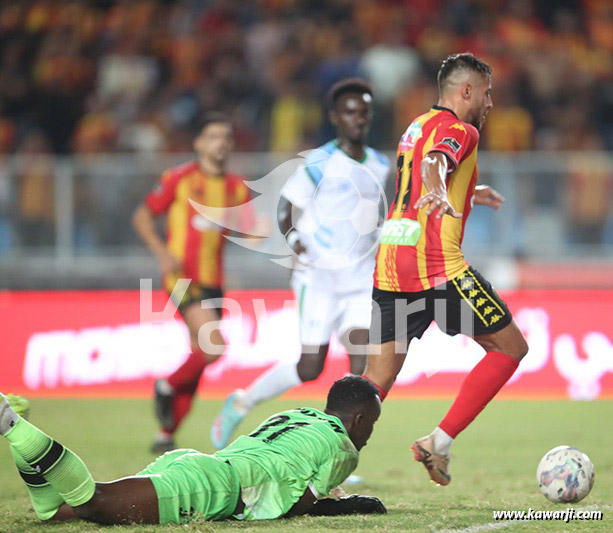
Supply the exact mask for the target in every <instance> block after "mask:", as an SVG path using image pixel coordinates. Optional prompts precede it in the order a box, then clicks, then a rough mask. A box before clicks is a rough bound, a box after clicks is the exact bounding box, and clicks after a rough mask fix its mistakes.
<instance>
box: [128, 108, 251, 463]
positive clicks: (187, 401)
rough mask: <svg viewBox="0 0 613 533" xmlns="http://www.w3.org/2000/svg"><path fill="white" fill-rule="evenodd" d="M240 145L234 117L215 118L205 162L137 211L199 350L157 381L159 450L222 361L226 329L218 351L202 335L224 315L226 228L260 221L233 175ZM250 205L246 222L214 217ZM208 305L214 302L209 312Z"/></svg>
mask: <svg viewBox="0 0 613 533" xmlns="http://www.w3.org/2000/svg"><path fill="white" fill-rule="evenodd" d="M232 148H233V135H232V126H231V124H230V122H229V121H228V119H227V118H226V117H225V116H223V115H220V114H211V115H209V116H207V117H206V118H205V120H204V124H203V127H202V129H201V131H200V134H199V135H198V137H197V138H196V139H195V140H194V149H195V151H196V153H197V155H198V157H197V159H196V160H195V161H192V162H189V163H186V164H184V165H180V166H178V167H175V168H172V169H170V170H167V171H166V172H164V174H163V175H162V178H161V180H160V183H159V184H158V186H157V187H156V188H155V189H154V190H153V191H151V192H150V193H149V194H148V195H147V197H146V198H145V201H144V203H143V204H141V205H140V206H139V207H138V208H137V209H136V211H135V213H134V219H133V223H134V227H135V229H136V231H137V233H138V234H139V236H140V237H141V239H142V240H143V242H144V243H145V244H146V245H147V247H148V248H149V249H150V250H151V251H152V252H153V253H154V254H155V256H156V258H157V260H158V264H159V267H160V271H161V273H162V278H163V285H164V288H165V289H166V291H167V292H168V294H171V295H172V296H173V298H175V299H174V300H173V303H174V304H175V305H176V306H177V308H178V309H179V311H180V312H181V314H182V316H183V319H184V320H185V324H186V325H187V327H188V329H189V333H190V342H191V347H192V353H191V354H190V356H189V357H188V358H187V360H186V361H185V362H184V363H183V364H182V365H181V366H180V367H179V368H178V369H177V370H176V371H175V372H174V373H173V374H172V375H170V376H169V377H168V378H167V379H159V380H157V381H156V384H155V402H156V414H157V417H158V420H159V422H160V426H161V429H160V432H159V433H158V435H157V436H156V439H155V441H154V445H153V449H154V451H156V452H160V451H166V450H168V449H172V448H174V445H175V443H174V433H175V431H176V430H177V428H178V426H179V424H180V423H181V421H182V419H183V418H184V417H185V415H187V413H188V412H189V409H190V406H191V403H192V400H193V397H194V395H195V393H196V389H197V387H198V382H199V380H200V376H201V375H202V372H203V371H204V368H205V366H206V365H207V364H209V363H212V362H213V361H215V360H216V359H217V358H219V357H220V355H221V354H222V353H223V349H224V347H225V343H224V339H223V337H222V335H221V333H220V332H219V330H218V329H215V330H214V331H213V332H212V333H211V338H210V346H201V343H199V339H198V332H199V330H200V328H201V327H202V326H203V325H204V324H207V323H210V322H212V321H217V320H219V318H220V317H221V299H222V298H223V290H222V287H223V248H224V241H225V239H224V234H225V233H226V230H225V229H224V228H226V227H238V228H239V229H240V231H245V232H246V231H248V230H249V229H250V228H251V226H253V224H254V216H253V211H252V210H251V209H250V208H249V205H246V204H247V202H248V200H249V189H248V187H247V185H246V184H245V182H244V179H243V178H242V177H240V176H236V175H233V174H229V173H227V172H226V162H227V159H228V156H229V154H230V152H231V150H232ZM242 204H245V207H244V208H243V209H241V210H240V213H241V215H240V217H241V220H239V221H227V220H224V219H223V218H219V220H216V213H219V212H220V211H219V210H218V209H211V210H210V212H207V208H225V207H228V208H229V207H234V206H237V205H242ZM226 212H235V210H229V211H226ZM162 213H166V214H167V221H166V242H164V241H163V240H162V238H161V237H160V236H159V235H158V233H157V231H156V228H155V224H154V217H156V216H158V215H160V214H162ZM204 215H206V216H204ZM215 222H217V224H216V223H215ZM179 279H188V280H190V283H189V286H188V288H187V291H185V292H184V293H182V294H181V295H180V296H179V297H176V296H175V295H174V294H173V289H174V288H175V284H176V283H177V281H178V280H179ZM203 300H210V302H209V303H210V304H212V305H210V306H208V307H207V308H206V309H203V308H202V306H201V301H203Z"/></svg>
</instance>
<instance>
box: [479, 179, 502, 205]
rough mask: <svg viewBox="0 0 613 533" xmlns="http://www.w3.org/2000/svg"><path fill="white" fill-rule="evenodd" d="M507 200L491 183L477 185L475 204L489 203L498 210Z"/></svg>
mask: <svg viewBox="0 0 613 533" xmlns="http://www.w3.org/2000/svg"><path fill="white" fill-rule="evenodd" d="M505 201H506V200H505V198H504V196H502V194H500V193H499V192H498V191H497V190H496V189H494V188H493V187H490V186H489V185H477V186H476V187H475V204H477V205H489V206H490V207H493V208H494V209H496V210H497V209H498V208H499V207H500V206H501V205H502V204H503V203H504V202H505Z"/></svg>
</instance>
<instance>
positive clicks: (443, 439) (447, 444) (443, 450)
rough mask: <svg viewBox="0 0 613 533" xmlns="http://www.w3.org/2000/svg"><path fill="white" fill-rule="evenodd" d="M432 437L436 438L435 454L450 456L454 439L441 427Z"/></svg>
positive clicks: (435, 430) (436, 429)
mask: <svg viewBox="0 0 613 533" xmlns="http://www.w3.org/2000/svg"><path fill="white" fill-rule="evenodd" d="M432 437H433V438H434V453H436V454H437V455H444V456H447V455H449V453H450V451H451V445H452V444H453V438H452V437H450V436H449V434H447V433H445V432H444V431H443V430H442V429H441V428H439V427H437V428H435V429H434V431H433V432H432Z"/></svg>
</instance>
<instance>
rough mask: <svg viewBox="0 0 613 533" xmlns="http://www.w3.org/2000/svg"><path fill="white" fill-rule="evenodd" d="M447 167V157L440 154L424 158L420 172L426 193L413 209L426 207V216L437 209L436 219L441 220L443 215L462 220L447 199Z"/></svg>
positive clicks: (430, 154) (428, 155) (431, 153)
mask: <svg viewBox="0 0 613 533" xmlns="http://www.w3.org/2000/svg"><path fill="white" fill-rule="evenodd" d="M448 166H449V162H448V160H447V156H445V155H444V154H443V153H441V152H430V153H428V154H426V155H425V156H424V158H423V159H422V161H421V166H420V172H421V177H422V181H423V183H424V185H425V186H426V189H427V190H428V192H427V193H426V194H424V195H423V196H422V197H421V198H419V200H417V202H415V209H422V208H424V207H427V208H428V209H427V211H426V215H428V216H430V215H431V214H432V213H434V211H436V210H437V209H438V213H437V214H436V218H442V216H443V215H449V216H452V217H453V218H462V213H458V212H457V211H456V210H455V209H454V208H453V206H452V205H451V204H450V203H449V200H448V198H447V186H446V185H445V180H446V178H447V170H448Z"/></svg>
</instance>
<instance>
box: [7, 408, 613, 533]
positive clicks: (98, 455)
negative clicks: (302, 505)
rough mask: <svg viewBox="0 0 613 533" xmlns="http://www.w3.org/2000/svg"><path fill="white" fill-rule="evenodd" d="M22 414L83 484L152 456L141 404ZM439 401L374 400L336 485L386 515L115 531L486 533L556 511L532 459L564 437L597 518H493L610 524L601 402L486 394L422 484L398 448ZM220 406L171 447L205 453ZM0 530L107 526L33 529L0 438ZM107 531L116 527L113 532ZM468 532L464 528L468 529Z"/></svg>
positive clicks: (611, 467) (438, 411)
mask: <svg viewBox="0 0 613 533" xmlns="http://www.w3.org/2000/svg"><path fill="white" fill-rule="evenodd" d="M31 403H32V414H31V418H30V420H31V421H32V422H33V423H34V424H36V425H38V426H39V427H40V428H41V429H43V430H45V431H46V432H47V433H49V434H50V435H52V436H53V437H54V438H55V439H56V440H58V441H59V442H61V443H62V444H65V445H66V446H68V447H70V448H71V449H72V450H73V451H75V452H76V453H77V454H79V455H80V457H81V458H82V459H83V460H84V461H85V463H86V464H87V465H88V467H89V468H90V470H91V472H92V474H93V476H94V478H95V479H97V480H100V481H108V480H111V479H115V478H118V477H122V476H126V475H130V474H133V473H135V472H137V471H138V470H140V469H141V468H143V467H144V466H145V465H146V464H147V463H149V462H150V461H151V460H152V459H153V456H152V455H151V454H150V453H149V452H148V447H149V444H150V440H151V437H152V434H153V432H154V431H155V424H154V421H153V417H152V414H151V411H152V407H151V405H150V402H146V401H142V400H74V399H73V400H58V399H35V400H33V401H32V402H31ZM299 405H309V406H313V407H319V408H321V407H322V406H323V404H322V402H317V401H304V402H300V401H296V400H291V401H288V400H280V401H276V402H272V403H269V404H265V405H263V406H260V407H259V408H257V409H256V410H255V411H254V412H253V413H251V415H250V416H249V417H248V418H247V420H246V421H245V422H244V424H243V425H242V426H241V429H243V430H245V431H247V430H251V429H252V428H253V427H254V426H256V425H257V423H259V422H260V421H261V420H263V419H264V418H265V417H266V416H268V415H270V414H272V413H273V412H276V411H280V410H283V409H288V408H292V407H297V406H299ZM448 405H449V402H447V401H409V400H396V401H394V400H392V401H388V402H386V403H385V404H384V409H383V414H382V416H381V419H380V421H379V422H378V423H377V425H376V426H375V432H374V434H373V436H372V438H371V440H370V442H369V444H368V446H367V447H366V448H365V449H364V450H363V451H362V454H361V460H360V466H359V467H358V470H357V472H356V473H357V474H359V475H361V476H363V477H364V480H365V481H364V484H363V485H361V486H358V487H348V492H361V493H365V494H373V495H376V496H378V497H380V498H381V499H382V500H383V501H384V502H385V504H386V505H387V508H388V514H387V515H385V516H376V517H357V516H356V517H335V518H311V517H304V518H297V519H292V520H281V521H274V522H257V523H256V522H247V523H240V522H233V521H228V522H218V523H207V522H194V523H192V524H190V525H187V526H174V527H168V526H166V527H152V526H130V527H121V530H122V531H124V530H126V531H138V532H144V531H147V532H149V531H162V530H163V531H175V530H176V531H224V530H245V531H251V530H253V531H283V532H285V531H305V530H308V531H309V532H312V533H316V532H324V531H326V532H327V531H361V530H373V531H439V530H462V529H465V528H470V527H472V528H473V529H472V531H475V532H476V531H487V530H489V528H490V526H483V527H484V528H485V529H483V528H479V527H477V526H481V525H483V524H488V523H489V524H491V523H493V522H494V519H493V515H492V511H494V510H528V508H532V509H535V510H564V509H566V507H567V506H566V505H555V504H553V503H550V502H549V501H548V500H546V499H545V498H544V497H543V496H542V495H541V494H540V492H539V490H538V487H537V484H536V481H535V470H536V465H537V464H538V461H539V460H540V458H541V457H542V456H543V455H544V454H545V452H546V451H548V450H549V449H551V448H553V447H554V446H557V445H560V444H570V445H572V446H575V447H577V448H579V449H581V450H583V451H585V452H586V453H587V454H588V455H589V456H590V457H591V459H592V461H594V463H595V465H596V482H595V486H594V489H593V490H592V493H591V494H590V495H589V496H588V497H587V498H586V499H585V500H584V501H582V502H580V503H578V504H575V505H573V507H574V508H576V509H577V510H580V509H585V508H588V509H600V510H602V511H603V514H604V519H603V520H602V521H592V522H583V521H573V522H570V523H569V524H565V523H564V522H560V521H549V522H523V523H504V522H499V523H497V525H496V526H494V527H492V529H496V530H497V529H498V528H505V530H507V531H520V532H527V531H555V532H558V531H603V532H604V531H613V428H612V424H613V422H612V421H613V402H610V401H609V402H607V401H600V402H554V401H542V402H528V401H497V402H494V403H492V405H490V406H489V407H488V408H487V410H486V411H485V412H484V413H483V414H482V415H481V416H480V417H479V418H478V419H477V420H476V421H475V422H474V423H473V425H472V426H471V427H470V428H469V429H468V430H467V431H466V432H465V433H464V434H463V435H461V436H460V438H459V439H458V441H457V443H455V444H454V447H453V455H454V457H453V461H452V462H451V474H452V478H453V481H452V483H451V485H449V486H448V487H437V486H435V485H434V484H432V483H429V482H428V481H427V479H428V478H427V474H426V472H425V470H424V468H423V467H422V466H421V465H419V464H417V463H415V462H413V461H412V460H411V459H410V455H409V450H408V446H409V445H410V444H411V443H412V442H413V440H414V439H415V438H417V437H420V436H422V435H424V434H426V433H428V432H429V431H430V430H431V429H432V427H433V425H434V424H435V423H436V422H438V420H439V419H440V418H441V417H442V415H443V414H444V413H445V411H446V409H447V407H448ZM220 407H221V402H220V401H212V400H211V401H206V400H200V401H198V402H196V406H195V408H194V411H193V412H192V414H191V415H190V417H189V419H188V420H187V421H186V423H185V425H184V427H183V429H182V431H181V433H180V434H179V435H178V441H179V444H180V445H181V446H184V447H194V448H197V449H199V450H201V451H203V452H212V451H213V450H212V447H211V443H210V439H209V436H208V435H209V428H210V425H211V422H212V420H213V418H214V417H215V415H216V414H217V412H218V410H219V408H220ZM0 464H1V465H2V467H1V468H0V494H1V495H2V497H1V498H0V531H1V532H5V531H7V532H8V531H10V532H15V533H17V532H28V533H30V532H36V531H46V532H56V531H58V532H59V531H70V532H72V531H74V532H77V531H79V532H81V531H102V530H105V531H106V530H108V529H110V528H103V527H100V526H96V525H92V524H87V523H84V522H78V523H77V522H75V523H71V524H42V523H40V522H38V521H37V519H36V516H35V515H34V512H33V511H31V510H30V506H29V500H28V496H27V491H26V489H25V487H24V486H23V484H22V482H21V479H20V478H19V476H18V475H17V472H16V470H15V468H14V466H13V464H12V461H11V458H10V454H9V450H8V446H7V445H6V443H0ZM115 529H117V530H118V529H119V528H115ZM469 531H470V530H469Z"/></svg>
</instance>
